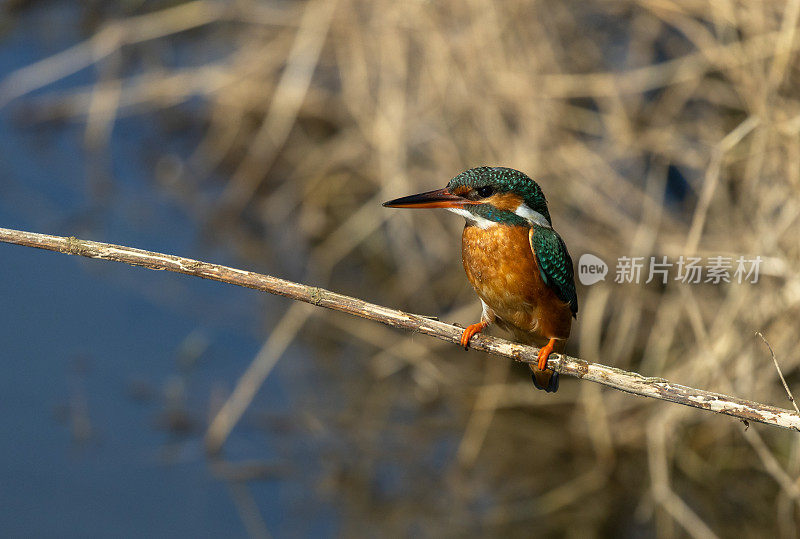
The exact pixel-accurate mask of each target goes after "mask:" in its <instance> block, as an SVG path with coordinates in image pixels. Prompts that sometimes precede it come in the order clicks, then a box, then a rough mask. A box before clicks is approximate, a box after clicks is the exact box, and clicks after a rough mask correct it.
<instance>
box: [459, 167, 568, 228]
mask: <svg viewBox="0 0 800 539" xmlns="http://www.w3.org/2000/svg"><path fill="white" fill-rule="evenodd" d="M461 186H466V187H469V188H470V189H478V188H481V187H487V186H491V187H493V188H494V189H495V191H496V192H499V193H508V192H511V193H515V194H518V195H519V196H521V197H522V199H523V201H524V202H525V205H526V206H528V207H529V208H530V209H531V210H533V211H535V212H537V213H539V214H540V215H541V216H542V217H544V218H545V219H546V220H547V222H548V223H551V224H552V221H551V220H550V212H549V211H548V210H547V200H546V199H545V197H544V193H543V192H542V188H541V187H539V184H538V183H536V182H535V181H534V180H532V179H531V178H530V177H528V175H526V174H525V173H523V172H520V171H519V170H515V169H513V168H507V167H477V168H471V169H469V170H465V171H464V172H462V173H461V174H459V175H458V176H456V177H455V178H453V179H452V180H450V182H449V183H448V184H447V187H448V189H449V190H450V191H453V190H454V189H456V188H458V187H461ZM469 209H470V210H475V211H478V212H481V211H486V209H485V208H483V209H481V206H475V207H470V208H469ZM482 217H485V216H482ZM509 219H511V217H510V216H509ZM492 220H499V219H492ZM515 224H516V223H515Z"/></svg>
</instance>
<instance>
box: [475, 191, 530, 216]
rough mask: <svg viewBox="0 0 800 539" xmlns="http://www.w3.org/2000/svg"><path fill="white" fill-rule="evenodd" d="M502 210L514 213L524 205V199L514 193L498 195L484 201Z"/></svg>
mask: <svg viewBox="0 0 800 539" xmlns="http://www.w3.org/2000/svg"><path fill="white" fill-rule="evenodd" d="M482 202H488V203H489V204H491V205H492V206H494V207H495V208H497V209H500V210H507V211H511V212H513V211H514V210H516V209H517V207H518V206H519V205H520V204H522V197H521V196H519V195H517V194H514V193H497V194H496V195H492V196H490V197H488V198H485V199H483V200H482Z"/></svg>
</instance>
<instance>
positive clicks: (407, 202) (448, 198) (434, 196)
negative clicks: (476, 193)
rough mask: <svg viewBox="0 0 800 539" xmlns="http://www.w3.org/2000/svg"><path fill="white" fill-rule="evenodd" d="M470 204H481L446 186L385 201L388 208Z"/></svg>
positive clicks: (459, 206) (448, 206)
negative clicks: (453, 191)
mask: <svg viewBox="0 0 800 539" xmlns="http://www.w3.org/2000/svg"><path fill="white" fill-rule="evenodd" d="M469 204H479V202H476V201H474V200H469V199H468V198H464V197H461V196H458V195H454V194H453V193H451V192H450V191H448V190H447V188H446V187H445V188H444V189H437V190H436V191H428V192H427V193H419V194H417V195H410V196H407V197H402V198H396V199H394V200H390V201H389V202H384V203H383V205H384V206H386V207H387V208H462V207H464V206H466V205H469Z"/></svg>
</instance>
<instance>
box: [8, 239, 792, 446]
mask: <svg viewBox="0 0 800 539" xmlns="http://www.w3.org/2000/svg"><path fill="white" fill-rule="evenodd" d="M0 241H2V242H4V243H12V244H16V245H23V246H27V247H36V248H39V249H46V250H49V251H56V252H59V253H65V254H71V255H79V256H85V257H88V258H99V259H102V260H112V261H115V262H123V263H126V264H130V265H132V266H142V267H145V268H149V269H153V270H167V271H173V272H176V273H184V274H186V275H194V276H196V277H202V278H204V279H211V280H214V281H220V282H224V283H228V284H233V285H237V286H244V287H247V288H253V289H256V290H261V291H263V292H269V293H270V294H277V295H280V296H285V297H287V298H290V299H294V300H297V301H303V302H305V303H310V304H312V305H316V306H318V307H325V308H328V309H332V310H335V311H340V312H344V313H348V314H351V315H355V316H360V317H362V318H367V319H369V320H373V321H376V322H380V323H382V324H386V325H388V326H392V327H396V328H401V329H406V330H409V331H415V332H418V333H423V334H425V335H430V336H432V337H436V338H437V339H441V340H444V341H450V342H452V343H455V344H458V343H459V340H460V338H461V332H462V330H463V328H460V327H458V326H455V325H451V324H446V323H444V322H439V321H437V320H432V319H430V318H426V317H423V316H419V315H415V314H411V313H406V312H403V311H398V310H396V309H390V308H388V307H383V306H381V305H375V304H373V303H368V302H366V301H363V300H360V299H357V298H353V297H350V296H345V295H343V294H337V293H335V292H331V291H329V290H325V289H323V288H319V287H314V286H308V285H304V284H300V283H296V282H292V281H287V280H284V279H279V278H277V277H272V276H269V275H262V274H259V273H255V272H251V271H245V270H240V269H236V268H231V267H228V266H221V265H219V264H211V263H208V262H201V261H199V260H192V259H190V258H183V257H180V256H174V255H168V254H162V253H155V252H151V251H145V250H142V249H135V248H132V247H125V246H121V245H113V244H109V243H99V242H95V241H88V240H80V239H78V238H75V237H68V238H67V237H62V236H51V235H47V234H37V233H33V232H24V231H20V230H10V229H5V228H0ZM471 346H472V347H473V348H474V349H476V350H481V351H483V352H488V353H490V354H494V355H498V356H502V357H506V358H509V359H513V360H515V361H519V362H522V363H534V362H536V361H537V356H536V354H537V352H538V350H537V349H536V348H534V347H531V346H524V345H521V344H517V343H513V342H510V341H507V340H504V339H499V338H496V337H490V336H487V335H478V336H476V337H475V338H474V339H473V340H472V341H471ZM548 366H549V367H550V368H553V369H555V370H556V371H558V372H560V373H561V374H566V375H569V376H575V377H577V378H582V379H584V380H589V381H592V382H597V383H598V384H602V385H605V386H608V387H612V388H614V389H619V390H620V391H625V392H628V393H633V394H634V395H640V396H643V397H650V398H654V399H659V400H665V401H670V402H675V403H678V404H683V405H686V406H692V407H694V408H700V409H703V410H708V411H711V412H717V413H721V414H726V415H729V416H732V417H736V418H738V419H741V420H744V421H755V422H759V423H765V424H767V425H775V426H778V427H782V428H785V429H791V430H796V431H800V414H797V413H795V412H792V411H791V410H786V409H783V408H777V407H775V406H770V405H767V404H761V403H758V402H753V401H748V400H744V399H739V398H736V397H731V396H728V395H723V394H721V393H713V392H710V391H705V390H702V389H695V388H691V387H687V386H683V385H679V384H674V383H672V382H670V381H668V380H664V379H663V378H651V377H645V376H642V375H640V374H637V373H634V372H628V371H623V370H621V369H616V368H614V367H608V366H606V365H601V364H598V363H591V362H588V361H585V360H583V359H578V358H573V357H569V356H566V355H559V354H553V355H552V356H551V358H550V361H549V363H548Z"/></svg>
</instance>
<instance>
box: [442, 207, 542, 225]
mask: <svg viewBox="0 0 800 539" xmlns="http://www.w3.org/2000/svg"><path fill="white" fill-rule="evenodd" d="M447 210H448V211H451V212H453V213H455V214H458V215H460V216H461V217H463V218H464V219H466V220H467V221H469V222H470V223H472V224H474V225H477V226H478V227H480V228H482V229H484V230H485V229H487V228H491V227H493V226H497V225H498V223H496V222H494V221H490V220H489V219H486V218H484V217H481V216H480V215H475V214H474V213H472V212H470V211H468V210H465V209H464V208H447ZM537 215H538V214H537ZM540 217H541V216H540Z"/></svg>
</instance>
